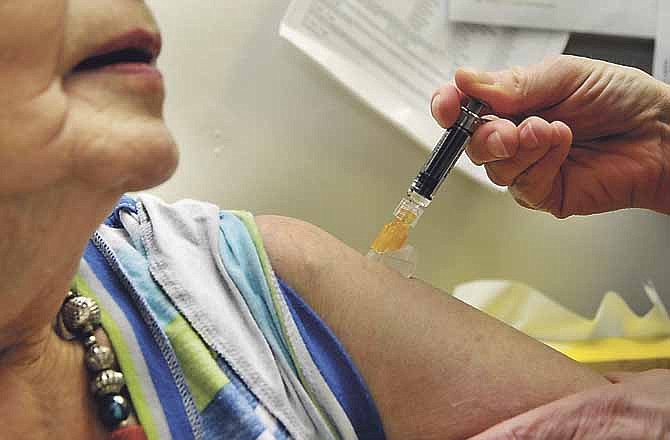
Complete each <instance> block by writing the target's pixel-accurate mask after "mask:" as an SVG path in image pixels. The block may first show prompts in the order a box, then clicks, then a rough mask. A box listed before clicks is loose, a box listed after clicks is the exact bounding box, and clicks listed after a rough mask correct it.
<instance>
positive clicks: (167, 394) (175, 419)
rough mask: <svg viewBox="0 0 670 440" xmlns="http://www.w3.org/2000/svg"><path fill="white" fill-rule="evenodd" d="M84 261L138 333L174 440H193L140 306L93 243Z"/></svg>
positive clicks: (137, 336) (185, 416) (189, 425)
mask: <svg viewBox="0 0 670 440" xmlns="http://www.w3.org/2000/svg"><path fill="white" fill-rule="evenodd" d="M84 259H85V260H86V262H87V263H88V265H89V266H90V268H91V270H92V271H93V272H94V273H95V274H96V276H97V277H98V279H99V280H100V282H101V283H102V285H103V286H104V288H105V289H106V290H107V292H108V293H109V295H110V296H111V298H112V299H113V300H114V301H115V302H116V304H117V305H118V307H119V309H121V311H122V312H123V313H124V315H125V316H126V319H127V320H128V322H129V323H130V326H131V329H132V331H133V332H134V333H135V337H136V338H137V342H138V344H139V348H140V349H141V350H142V355H143V356H144V358H145V361H146V363H147V365H148V366H149V368H150V369H151V373H152V374H151V380H152V381H153V384H154V386H155V388H156V393H157V395H158V397H159V399H160V401H161V404H162V406H163V411H164V413H165V417H166V419H167V422H168V425H169V427H170V432H171V433H172V437H173V438H174V439H179V440H182V439H184V440H186V439H193V438H194V434H193V432H192V430H191V424H190V423H189V419H188V416H187V413H186V408H185V406H184V404H183V402H182V395H181V393H180V392H179V389H178V388H177V386H176V383H175V380H174V378H173V376H172V372H171V370H170V367H169V365H168V363H167V362H166V360H165V358H164V357H163V354H162V353H161V350H160V348H159V346H158V341H156V340H154V337H153V336H152V334H151V332H150V331H149V326H148V325H147V323H145V322H144V320H143V319H142V317H141V316H140V313H139V311H138V309H137V307H138V306H137V305H136V304H134V303H133V302H132V300H131V298H130V297H129V296H128V294H127V293H126V292H125V289H124V286H123V285H122V284H121V283H120V281H119V279H118V277H117V276H116V275H115V274H114V272H113V271H112V269H111V268H110V267H109V266H108V263H107V260H106V258H105V256H104V255H103V254H102V253H101V252H100V251H99V250H98V249H97V248H96V247H95V246H94V245H93V243H92V242H89V244H88V246H87V247H86V251H85V252H84ZM161 338H163V339H164V340H163V341H162V343H164V344H169V341H168V339H167V336H166V335H165V334H164V333H162V331H161ZM177 367H178V365H177Z"/></svg>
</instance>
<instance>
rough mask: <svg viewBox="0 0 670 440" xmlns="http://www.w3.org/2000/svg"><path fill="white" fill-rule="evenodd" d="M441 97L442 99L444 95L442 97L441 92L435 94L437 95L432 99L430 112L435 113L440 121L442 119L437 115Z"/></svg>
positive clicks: (434, 116)
mask: <svg viewBox="0 0 670 440" xmlns="http://www.w3.org/2000/svg"><path fill="white" fill-rule="evenodd" d="M441 99H442V97H441V96H440V94H439V93H438V94H437V95H435V96H434V97H433V100H432V101H431V103H430V112H431V113H432V114H433V118H435V119H437V120H438V121H439V120H440V119H439V118H438V117H437V115H438V113H437V111H438V109H439V107H440V100H441Z"/></svg>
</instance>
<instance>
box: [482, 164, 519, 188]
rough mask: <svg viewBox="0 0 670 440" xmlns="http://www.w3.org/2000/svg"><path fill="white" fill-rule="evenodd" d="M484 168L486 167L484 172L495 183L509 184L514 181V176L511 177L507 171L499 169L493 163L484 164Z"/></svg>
mask: <svg viewBox="0 0 670 440" xmlns="http://www.w3.org/2000/svg"><path fill="white" fill-rule="evenodd" d="M484 168H485V169H486V174H487V175H488V176H489V179H491V181H492V182H493V183H495V184H496V185H500V186H509V185H511V184H512V182H513V181H514V178H513V177H511V176H510V175H509V173H505V172H504V171H503V170H500V169H499V167H496V166H495V164H489V165H485V166H484Z"/></svg>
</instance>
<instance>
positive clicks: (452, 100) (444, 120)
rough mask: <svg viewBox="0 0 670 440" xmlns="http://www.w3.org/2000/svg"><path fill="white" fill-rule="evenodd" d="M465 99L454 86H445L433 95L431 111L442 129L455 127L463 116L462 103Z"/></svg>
mask: <svg viewBox="0 0 670 440" xmlns="http://www.w3.org/2000/svg"><path fill="white" fill-rule="evenodd" d="M464 99H465V95H464V94H463V92H461V91H460V90H458V88H457V87H456V86H455V85H454V84H445V85H443V86H442V87H440V88H439V89H437V90H436V91H435V92H434V93H433V98H432V99H431V101H430V111H431V113H432V115H433V118H435V120H436V121H437V123H438V124H440V126H441V127H442V128H449V127H451V126H452V125H454V122H456V119H458V116H459V115H460V114H461V103H462V102H463V100H464Z"/></svg>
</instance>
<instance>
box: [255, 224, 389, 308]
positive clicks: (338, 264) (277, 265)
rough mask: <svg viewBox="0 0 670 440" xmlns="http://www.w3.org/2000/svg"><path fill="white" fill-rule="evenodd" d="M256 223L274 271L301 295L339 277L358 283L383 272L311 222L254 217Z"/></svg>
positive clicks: (309, 292)
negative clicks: (348, 278) (343, 276)
mask: <svg viewBox="0 0 670 440" xmlns="http://www.w3.org/2000/svg"><path fill="white" fill-rule="evenodd" d="M256 223H257V225H258V227H259V229H260V232H261V236H262V238H263V243H264V245H265V249H266V251H267V253H268V256H269V257H270V261H271V262H272V266H273V268H274V270H275V272H277V274H279V275H280V276H281V277H282V278H283V279H284V280H285V281H286V282H288V283H289V284H290V285H291V286H293V287H294V288H295V289H297V290H298V291H299V292H300V293H302V294H306V295H318V294H319V292H323V290H324V288H325V287H326V286H329V287H330V286H331V285H332V283H333V282H334V281H335V280H336V279H338V278H339V277H340V275H338V274H342V273H347V274H348V275H349V276H350V277H352V278H354V279H356V278H358V279H359V280H360V277H362V276H366V277H367V276H374V274H375V272H379V271H380V270H382V271H385V268H381V269H380V266H379V265H375V264H371V263H370V262H369V261H368V260H367V259H366V258H365V257H364V256H363V255H361V254H360V253H359V252H357V251H356V250H354V249H352V248H351V247H349V246H347V245H346V244H345V243H343V242H342V241H340V240H339V239H337V238H336V237H334V236H333V235H331V234H329V233H328V232H326V231H324V230H323V229H321V228H319V227H317V226H315V225H312V224H310V223H307V222H304V221H301V220H297V219H293V218H288V217H281V216H273V215H266V216H259V217H256ZM364 274H365V275H364ZM380 275H381V274H380ZM386 275H388V274H386ZM308 299H312V298H308Z"/></svg>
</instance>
